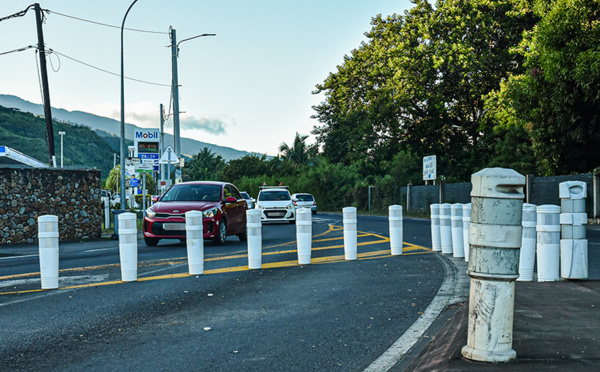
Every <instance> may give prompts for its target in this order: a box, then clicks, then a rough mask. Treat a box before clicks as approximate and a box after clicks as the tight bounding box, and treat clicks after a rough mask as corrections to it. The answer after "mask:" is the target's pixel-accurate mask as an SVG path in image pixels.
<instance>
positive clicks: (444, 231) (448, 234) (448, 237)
mask: <svg viewBox="0 0 600 372" xmlns="http://www.w3.org/2000/svg"><path fill="white" fill-rule="evenodd" d="M450 205H451V204H449V203H444V204H441V205H440V241H441V243H442V253H445V254H452V221H451V216H450V213H451V211H450Z"/></svg>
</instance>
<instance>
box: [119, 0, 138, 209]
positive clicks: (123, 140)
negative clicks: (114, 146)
mask: <svg viewBox="0 0 600 372" xmlns="http://www.w3.org/2000/svg"><path fill="white" fill-rule="evenodd" d="M137 1H138V0H134V1H133V3H131V5H130V6H129V8H128V9H127V12H125V16H124V17H123V23H122V24H121V146H120V147H121V159H120V164H121V209H125V207H126V206H127V204H124V203H125V78H124V76H125V75H124V68H123V28H124V27H125V19H126V18H127V15H128V14H129V11H130V10H131V8H132V7H133V5H134V4H135V3H137Z"/></svg>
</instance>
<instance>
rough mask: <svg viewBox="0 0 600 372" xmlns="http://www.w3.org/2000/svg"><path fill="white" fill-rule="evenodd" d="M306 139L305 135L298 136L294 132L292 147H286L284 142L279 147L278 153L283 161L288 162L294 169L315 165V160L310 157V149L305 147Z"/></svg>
mask: <svg viewBox="0 0 600 372" xmlns="http://www.w3.org/2000/svg"><path fill="white" fill-rule="evenodd" d="M307 138H308V136H307V135H300V134H298V132H296V137H295V138H294V144H293V145H292V146H288V144H286V143H285V142H283V143H282V144H281V145H280V146H279V152H280V153H281V155H282V157H283V159H284V161H288V162H290V163H291V164H292V165H293V166H294V168H299V167H301V166H303V165H308V166H312V165H315V161H314V160H315V159H314V158H311V156H310V152H309V150H310V147H309V146H307V145H306V139H307Z"/></svg>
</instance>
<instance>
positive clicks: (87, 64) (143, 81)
mask: <svg viewBox="0 0 600 372" xmlns="http://www.w3.org/2000/svg"><path fill="white" fill-rule="evenodd" d="M48 53H49V54H50V53H54V54H57V55H59V56H61V57H65V58H67V59H70V60H71V61H74V62H77V63H80V64H82V65H84V66H87V67H90V68H93V69H95V70H98V71H102V72H104V73H107V74H110V75H114V76H121V74H117V73H114V72H111V71H108V70H104V69H102V68H100V67H96V66H93V65H90V64H89V63H85V62H83V61H80V60H78V59H75V58H73V57H69V56H68V55H66V54H63V53H60V52H57V51H56V50H53V49H48ZM124 78H125V79H127V80H131V81H137V82H138V83H144V84H149V85H156V86H160V87H170V86H171V84H160V83H153V82H151V81H145V80H140V79H134V78H130V77H127V76H125V77H124Z"/></svg>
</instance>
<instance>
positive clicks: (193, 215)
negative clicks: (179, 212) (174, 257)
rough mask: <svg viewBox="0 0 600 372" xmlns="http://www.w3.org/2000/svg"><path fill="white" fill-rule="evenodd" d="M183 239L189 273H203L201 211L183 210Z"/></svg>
mask: <svg viewBox="0 0 600 372" xmlns="http://www.w3.org/2000/svg"><path fill="white" fill-rule="evenodd" d="M185 240H186V245H187V256H188V270H189V272H190V275H200V274H202V273H204V226H203V225H202V212H200V211H188V212H185Z"/></svg>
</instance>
